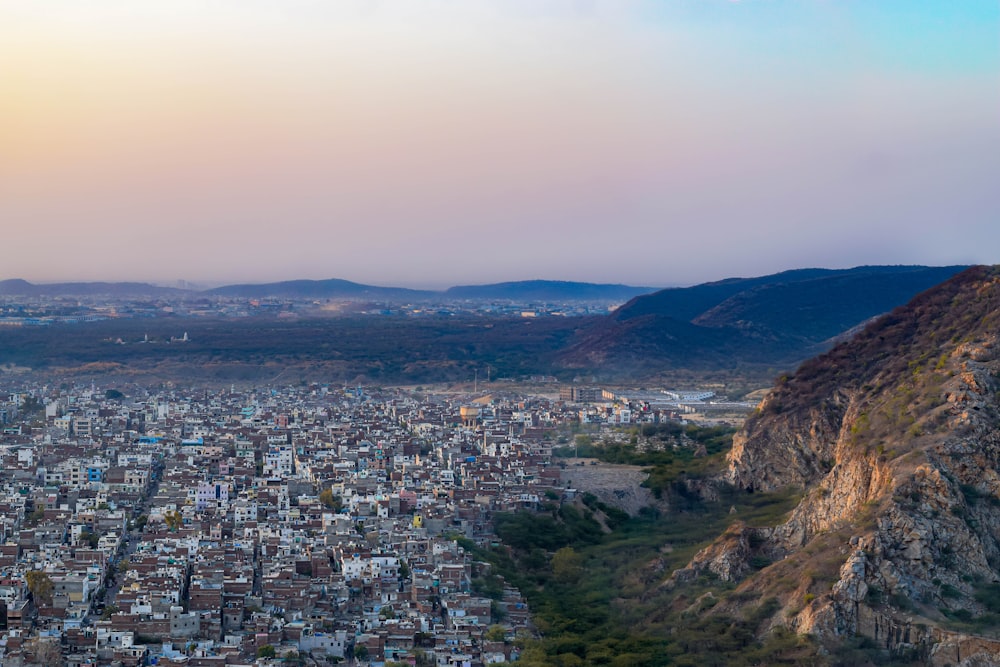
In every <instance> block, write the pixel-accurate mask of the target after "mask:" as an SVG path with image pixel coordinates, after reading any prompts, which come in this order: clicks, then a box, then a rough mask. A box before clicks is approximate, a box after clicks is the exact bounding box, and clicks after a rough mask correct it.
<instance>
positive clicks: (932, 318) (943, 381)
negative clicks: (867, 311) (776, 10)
mask: <svg viewBox="0 0 1000 667" xmlns="http://www.w3.org/2000/svg"><path fill="white" fill-rule="evenodd" d="M998 333H1000V268H997V267H994V268H984V267H976V268H972V269H969V270H967V271H965V272H963V273H961V274H959V275H957V276H955V277H954V278H952V279H951V280H949V281H948V282H946V283H944V284H942V285H940V286H938V287H936V288H934V289H931V290H929V291H927V292H925V293H923V294H921V295H919V296H918V297H917V298H915V299H914V300H913V301H912V302H911V303H909V304H908V305H907V306H904V307H902V308H899V309H897V310H895V311H893V312H892V313H891V314H889V315H887V316H885V317H883V318H881V319H879V320H877V321H876V322H874V323H873V324H871V325H870V326H868V327H867V328H865V329H864V330H863V331H862V332H861V333H860V334H859V335H858V336H856V337H855V338H854V339H852V340H851V341H849V342H846V343H842V344H840V345H838V346H837V347H835V348H834V349H832V350H831V351H830V352H829V353H827V354H825V355H823V356H820V357H817V358H815V359H813V360H811V361H809V362H806V363H805V364H803V365H802V366H801V367H800V368H799V370H798V371H797V372H796V373H795V374H794V375H791V376H790V377H785V378H782V379H781V380H779V383H778V386H777V387H776V388H775V390H774V391H773V392H772V393H771V394H770V396H769V397H768V398H767V399H766V400H765V401H764V403H762V405H761V406H760V408H759V410H758V411H757V413H756V414H755V415H754V416H753V417H752V418H751V419H749V420H748V422H747V423H746V425H745V426H744V428H743V430H742V431H741V432H740V433H739V434H738V435H737V437H736V438H735V440H734V446H733V449H732V451H731V453H730V455H729V466H728V470H727V471H726V473H725V481H727V482H729V483H731V484H733V485H735V486H737V487H739V488H742V489H744V490H747V491H751V492H754V493H758V492H769V491H774V490H779V489H787V488H789V487H799V488H801V489H802V490H803V493H804V495H803V499H802V500H801V502H800V503H799V504H798V506H797V507H796V508H795V510H794V511H793V512H792V513H791V514H790V516H789V517H788V519H787V521H785V522H784V523H783V524H781V525H778V526H776V527H773V528H749V527H746V526H744V525H742V524H740V523H736V524H734V525H733V526H732V527H731V528H730V529H729V530H728V531H727V532H726V533H725V534H724V535H722V536H720V537H719V538H718V539H717V540H716V541H715V542H714V543H713V544H712V545H711V546H709V547H707V548H705V549H704V550H702V551H701V552H700V553H699V554H698V555H696V556H695V558H694V559H693V560H692V561H691V563H690V564H689V565H688V567H687V568H685V569H683V570H680V571H678V572H676V573H675V574H674V577H673V579H672V582H673V583H676V582H680V581H684V580H690V579H691V578H692V577H693V576H697V575H699V574H701V573H706V572H710V573H712V574H713V575H714V576H717V577H719V578H721V579H723V580H725V581H730V582H736V583H737V584H738V589H737V591H738V592H739V593H745V594H746V595H742V596H741V595H735V596H732V597H731V598H730V600H731V601H729V602H727V603H724V604H720V605H718V606H717V607H715V608H714V609H713V610H712V611H711V612H710V613H720V612H725V613H732V612H734V611H738V609H739V605H740V604H741V603H740V602H738V601H739V600H743V599H746V600H759V599H765V598H770V597H774V598H776V599H777V600H778V601H779V602H780V607H776V611H775V613H774V615H773V617H772V618H771V621H770V627H772V628H773V627H778V626H784V627H786V628H789V629H792V630H795V631H796V632H798V633H806V634H810V635H812V636H815V637H817V638H818V639H819V641H820V642H821V643H823V644H827V645H830V646H833V645H838V644H842V643H843V642H844V641H847V639H848V638H851V637H858V636H860V637H865V638H868V640H870V641H874V642H876V643H877V644H878V645H879V646H881V647H884V648H889V649H890V650H892V651H893V654H894V655H895V656H896V657H897V658H905V659H907V660H915V661H917V662H918V663H919V662H924V663H929V664H934V665H945V664H951V665H988V664H1000V639H997V638H998V637H1000V475H998V470H1000V341H998ZM734 511H735V510H734ZM761 563H770V565H767V566H766V567H763V568H760V567H759V565H760V564H761ZM755 564H756V567H755V566H754V565H755ZM855 641H856V640H855Z"/></svg>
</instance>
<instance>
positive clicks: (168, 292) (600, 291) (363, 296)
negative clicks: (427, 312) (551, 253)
mask: <svg viewBox="0 0 1000 667" xmlns="http://www.w3.org/2000/svg"><path fill="white" fill-rule="evenodd" d="M655 290H656V288H654V287H633V286H630V285H606V284H596V283H585V282H570V281H562V280H522V281H515V282H504V283H495V284H489V285H461V286H457V287H451V288H449V289H447V290H444V291H432V290H417V289H407V288H404V287H380V286H376V285H364V284H361V283H355V282H351V281H349V280H341V279H338V278H331V279H329V280H286V281H282V282H275V283H258V284H239V285H226V286H223V287H216V288H212V289H207V290H190V289H180V288H173V287H159V286H156V285H151V284H148V283H132V282H129V283H108V282H69V283H53V284H34V283H29V282H27V281H26V280H19V279H14V280H3V281H0V295H7V296H97V295H104V296H119V297H168V296H174V297H183V296H224V297H235V298H247V299H254V298H286V299H353V300H372V301H393V302H400V301H433V300H435V299H447V300H450V299H461V300H470V301H471V300H498V301H513V302H518V303H525V302H566V301H602V302H613V301H627V300H629V299H631V298H633V297H635V296H638V295H640V294H648V293H650V292H654V291H655Z"/></svg>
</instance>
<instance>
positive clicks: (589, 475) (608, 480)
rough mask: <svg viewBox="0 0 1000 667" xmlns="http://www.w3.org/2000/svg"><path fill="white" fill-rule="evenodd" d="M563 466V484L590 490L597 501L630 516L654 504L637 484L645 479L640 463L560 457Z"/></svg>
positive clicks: (649, 493) (583, 490)
mask: <svg viewBox="0 0 1000 667" xmlns="http://www.w3.org/2000/svg"><path fill="white" fill-rule="evenodd" d="M564 460H565V461H566V467H565V468H563V470H562V475H561V477H560V479H561V480H562V483H563V484H564V485H568V486H569V487H570V488H573V489H577V490H578V491H580V492H581V493H586V492H589V493H592V494H594V495H595V496H597V497H598V498H599V499H600V500H601V501H603V502H605V503H607V504H609V505H614V506H615V507H618V508H619V509H622V510H624V511H626V512H628V513H629V514H631V515H635V514H638V513H639V510H640V509H642V508H643V507H646V506H648V505H653V504H655V503H656V499H655V498H654V497H653V494H652V493H651V492H650V491H649V489H646V488H643V487H641V486H639V485H640V484H642V483H643V482H644V481H645V479H646V473H644V472H643V468H642V467H640V466H627V465H615V464H611V463H601V462H600V461H598V460H597V459H583V458H580V459H564Z"/></svg>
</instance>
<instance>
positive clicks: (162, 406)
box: [0, 384, 745, 667]
mask: <svg viewBox="0 0 1000 667" xmlns="http://www.w3.org/2000/svg"><path fill="white" fill-rule="evenodd" d="M420 390H421V391H415V390H382V389H373V388H368V387H346V388H345V387H331V386H326V385H320V384H309V385H300V386H295V387H283V388H267V389H255V390H236V389H235V387H231V388H225V389H218V388H216V389H212V390H207V389H203V390H197V391H195V390H190V391H188V390H183V389H180V388H171V387H167V388H160V389H158V390H155V391H154V390H146V389H141V388H138V387H128V388H127V394H126V393H125V392H122V391H119V390H118V389H101V388H99V387H96V386H94V385H89V386H68V385H62V386H61V387H59V388H56V387H53V386H46V385H33V386H31V387H28V388H25V389H23V390H21V391H13V392H5V393H3V394H0V398H2V399H3V400H2V401H0V421H2V423H3V426H4V428H3V438H2V441H0V455H2V456H3V473H2V487H3V499H2V507H0V516H2V536H0V537H2V540H3V543H2V544H0V597H2V599H3V601H4V603H5V604H4V605H0V611H2V612H3V615H2V618H0V620H2V633H3V634H2V636H0V651H2V653H0V660H2V664H4V665H19V664H54V663H57V662H59V661H60V660H62V661H63V662H64V664H67V665H71V666H74V667H75V666H78V665H87V664H117V665H142V664H159V665H191V666H195V665H223V664H227V665H251V664H255V665H267V664H276V661H282V660H284V661H286V662H289V661H292V662H295V661H297V662H299V663H306V664H327V663H336V662H340V661H345V660H346V661H348V662H354V661H357V662H358V664H390V663H393V662H396V663H400V662H403V663H407V664H420V665H439V666H441V667H445V666H446V665H457V666H471V665H483V664H493V663H502V662H507V661H511V660H516V659H517V657H518V650H519V649H518V647H519V646H521V645H522V644H521V642H520V641H518V640H519V639H523V638H530V637H531V636H533V634H534V632H535V630H534V628H533V626H532V621H531V615H530V611H529V608H528V605H527V603H526V601H525V599H524V597H522V595H521V593H520V592H519V591H518V590H517V589H516V588H514V587H513V586H511V585H509V584H508V583H507V582H504V581H503V579H502V577H498V576H497V575H496V574H495V573H492V572H490V568H489V565H488V564H486V563H482V562H477V561H476V560H475V559H474V558H473V557H472V555H471V554H470V552H469V550H468V549H469V548H473V547H475V546H477V545H485V544H489V543H490V542H491V541H493V540H495V539H496V538H495V536H494V533H493V528H492V522H491V519H492V517H493V516H494V515H496V514H497V513H503V512H513V511H518V510H538V509H541V508H546V507H547V508H551V507H552V504H553V503H574V502H579V498H578V497H577V490H576V489H574V488H572V486H571V480H570V479H568V478H567V468H566V463H565V462H562V463H560V462H553V459H552V457H551V454H552V450H553V447H554V446H557V445H559V444H565V443H566V442H568V440H567V436H566V434H567V433H568V432H569V431H568V430H567V429H569V428H574V427H575V428H578V427H579V425H580V424H585V423H589V424H592V425H595V426H594V428H602V427H603V428H609V429H617V430H619V431H620V430H621V429H622V428H623V427H629V426H631V425H633V424H640V423H657V422H660V421H666V420H668V419H678V418H679V417H680V416H681V415H682V414H683V413H688V414H690V413H693V412H695V411H696V410H697V411H699V412H701V411H704V410H706V409H716V410H720V411H721V410H724V409H728V410H733V409H737V410H738V409H740V407H745V406H733V405H729V404H718V405H716V404H712V403H710V402H709V401H710V399H712V398H713V394H712V392H711V391H704V392H662V391H660V392H634V393H631V394H629V395H624V394H620V393H616V392H613V391H609V390H601V389H596V388H591V387H574V386H564V387H563V388H562V390H561V391H560V395H559V396H554V395H548V396H529V395H516V394H513V393H504V394H496V393H494V394H486V393H484V392H474V393H466V394H462V395H457V394H444V393H441V394H434V393H425V392H424V391H423V388H420ZM569 472H570V473H572V472H573V469H572V468H570V469H569Z"/></svg>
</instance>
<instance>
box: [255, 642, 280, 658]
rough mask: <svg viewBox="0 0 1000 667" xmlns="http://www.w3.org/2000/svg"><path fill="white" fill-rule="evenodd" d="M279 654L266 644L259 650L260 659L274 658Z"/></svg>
mask: <svg viewBox="0 0 1000 667" xmlns="http://www.w3.org/2000/svg"><path fill="white" fill-rule="evenodd" d="M277 654H278V652H277V651H276V650H275V649H274V647H273V646H271V645H270V644H264V645H263V646H261V647H260V648H258V649H257V657H258V658H273V657H274V656H276V655H277Z"/></svg>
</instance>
